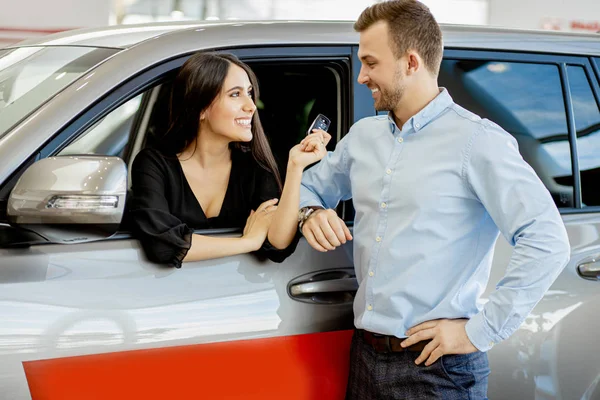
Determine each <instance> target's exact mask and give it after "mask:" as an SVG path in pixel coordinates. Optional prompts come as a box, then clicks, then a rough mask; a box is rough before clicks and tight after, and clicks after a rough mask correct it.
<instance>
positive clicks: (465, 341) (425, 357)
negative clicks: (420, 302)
mask: <svg viewBox="0 0 600 400" xmlns="http://www.w3.org/2000/svg"><path fill="white" fill-rule="evenodd" d="M467 321H468V319H436V320H433V321H426V322H423V323H422V324H419V325H416V326H413V327H412V328H410V329H409V330H408V331H407V332H406V334H407V335H408V338H407V339H405V340H404V341H403V342H402V344H401V345H402V347H408V346H410V345H413V344H415V343H417V342H420V341H422V340H428V339H431V342H429V344H428V345H427V346H425V348H424V349H423V351H422V352H421V355H420V356H419V357H418V358H417V359H416V360H415V363H416V364H417V365H419V364H421V363H422V362H423V361H425V365H426V366H430V365H431V364H433V363H434V362H436V361H437V359H438V358H440V357H441V356H443V355H444V354H469V353H474V352H476V351H478V350H477V348H476V347H475V346H473V343H471V341H470V340H469V337H468V336H467V331H466V330H465V325H466V324H467Z"/></svg>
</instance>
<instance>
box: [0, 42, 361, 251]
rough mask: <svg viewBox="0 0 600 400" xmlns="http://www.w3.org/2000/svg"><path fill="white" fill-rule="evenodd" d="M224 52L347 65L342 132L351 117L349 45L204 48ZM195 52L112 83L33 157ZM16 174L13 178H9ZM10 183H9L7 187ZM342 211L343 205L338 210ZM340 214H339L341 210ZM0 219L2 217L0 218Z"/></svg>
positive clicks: (54, 148)
mask: <svg viewBox="0 0 600 400" xmlns="http://www.w3.org/2000/svg"><path fill="white" fill-rule="evenodd" d="M209 50H210V51H217V52H227V53H232V54H235V55H236V56H238V57H239V58H240V59H241V60H242V61H245V62H249V63H252V62H276V61H281V62H289V63H307V62H312V63H318V62H339V64H340V66H342V65H344V64H345V65H346V66H347V71H346V70H344V68H341V69H340V70H339V71H338V73H340V79H341V82H340V89H341V91H342V96H341V102H342V108H343V112H342V114H341V120H340V121H339V124H340V127H341V132H342V135H344V134H345V133H346V132H347V131H348V129H349V126H350V121H352V120H353V109H352V106H351V105H352V104H351V99H352V98H353V89H354V88H353V87H352V85H351V82H350V79H351V66H350V58H351V56H352V53H351V50H352V49H351V46H294V47H287V46H273V47H246V48H218V49H206V51H209ZM194 53H195V52H192V53H189V54H182V55H180V56H178V57H176V58H173V59H171V60H170V61H167V62H163V63H161V64H157V65H155V66H153V67H152V68H149V69H147V70H145V71H143V72H141V73H140V74H138V75H136V76H134V77H133V78H131V79H129V80H127V81H124V82H122V83H120V84H119V86H115V87H114V90H112V91H111V92H110V93H108V94H107V95H106V96H104V97H102V98H101V99H98V101H96V102H95V103H94V104H93V105H91V106H90V107H89V108H88V109H87V110H85V111H84V112H82V113H80V114H79V115H77V116H75V117H74V118H73V120H72V122H71V123H69V124H68V125H67V126H65V127H64V128H63V129H62V130H60V131H59V132H57V133H55V134H54V135H53V136H52V138H51V139H50V140H49V141H48V142H47V143H46V144H44V145H43V146H42V147H41V148H40V149H38V151H37V152H36V154H35V160H36V161H37V160H39V159H42V158H47V157H51V156H54V155H56V154H57V153H59V152H60V151H61V150H62V149H64V148H65V147H66V146H68V145H69V144H71V143H73V142H74V141H75V140H77V138H79V137H80V135H82V134H85V133H86V132H87V131H88V129H90V128H91V127H93V126H94V124H96V123H97V122H98V121H100V120H101V119H102V118H104V117H105V116H106V115H108V114H109V113H111V112H112V111H114V110H115V109H117V108H118V107H119V106H121V105H122V104H124V103H125V102H127V101H129V100H130V99H132V98H134V97H135V96H137V95H139V94H141V93H143V92H145V91H147V90H149V89H150V88H152V87H154V86H156V85H158V84H160V83H162V82H164V81H165V80H167V79H168V78H169V77H170V76H172V75H173V73H174V71H176V70H177V69H178V68H179V67H181V65H183V63H184V62H185V61H186V60H187V59H188V58H189V57H190V56H191V55H192V54H194ZM29 165H31V162H28V163H26V165H25V164H24V165H22V166H21V167H20V168H19V169H18V170H17V171H16V172H15V173H13V176H12V177H11V178H9V179H7V181H6V184H5V185H3V186H2V188H0V189H2V191H7V192H10V190H12V186H14V184H15V183H16V180H17V179H16V178H17V177H18V176H20V175H21V174H22V172H24V170H25V169H26V168H27V167H28V166H29ZM12 178H15V179H12ZM9 186H10V187H9ZM338 211H339V212H340V213H343V212H344V211H343V209H341V208H340V209H339V210H338ZM340 215H342V214H340ZM0 222H1V221H0ZM199 232H202V233H203V234H219V233H231V232H241V229H237V228H225V229H210V230H202V231H199ZM130 237H131V235H130V234H129V233H128V232H119V233H118V234H115V235H113V236H112V237H111V238H110V239H126V238H130Z"/></svg>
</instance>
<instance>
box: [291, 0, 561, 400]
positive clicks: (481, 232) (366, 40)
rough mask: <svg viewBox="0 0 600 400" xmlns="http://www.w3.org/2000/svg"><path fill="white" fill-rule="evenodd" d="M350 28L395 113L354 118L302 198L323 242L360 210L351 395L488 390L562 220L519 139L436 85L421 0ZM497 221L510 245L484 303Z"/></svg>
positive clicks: (435, 52) (343, 234) (435, 45)
mask: <svg viewBox="0 0 600 400" xmlns="http://www.w3.org/2000/svg"><path fill="white" fill-rule="evenodd" d="M354 27H355V29H356V30H357V31H358V32H360V44H359V51H358V55H359V58H360V60H361V63H362V67H361V71H360V74H359V77H358V81H359V83H361V84H365V85H367V86H368V87H369V89H371V92H372V95H373V98H374V100H375V108H376V109H377V110H380V111H382V110H389V111H390V112H389V115H387V116H376V117H369V118H365V119H363V120H361V121H359V122H357V123H356V124H355V125H354V126H353V127H352V128H351V130H350V132H349V133H348V134H347V135H346V136H345V137H344V138H343V139H342V140H341V141H340V142H339V144H338V145H337V147H336V149H335V151H334V152H333V153H329V154H328V155H327V157H326V158H324V159H323V160H322V161H321V162H320V163H319V164H318V165H316V166H315V167H314V168H312V169H310V170H308V171H306V172H305V173H304V176H303V178H302V188H301V201H300V206H301V207H302V208H301V213H300V215H301V217H300V229H301V231H302V233H303V235H304V236H305V237H306V239H307V241H308V242H309V243H310V244H311V246H313V247H314V248H315V249H317V250H319V251H327V250H333V249H335V248H336V247H337V246H340V245H341V244H342V243H345V242H346V241H347V240H350V239H351V238H352V236H351V235H350V232H349V231H348V229H347V228H346V226H345V225H344V223H343V221H342V220H340V219H339V218H338V217H337V215H336V213H335V211H334V210H333V209H334V208H335V206H336V205H337V204H338V202H339V201H340V200H346V199H349V198H353V203H354V207H355V209H356V218H355V223H354V235H355V240H354V262H355V268H356V275H357V279H358V281H359V283H360V286H359V289H358V292H357V294H356V299H355V301H354V313H355V321H354V323H355V325H356V328H357V330H356V332H355V334H354V338H353V341H352V351H351V367H350V377H349V381H348V389H347V398H348V399H391V398H393V399H416V398H419V399H422V398H443V399H463V398H464V399H480V398H486V396H487V377H488V374H489V366H488V361H487V355H486V352H487V351H488V350H489V349H490V348H491V347H492V346H494V344H496V343H498V342H500V341H502V340H504V339H506V338H507V337H509V336H510V335H511V334H512V333H513V332H514V331H515V330H516V329H517V328H518V327H519V325H520V324H521V323H522V322H523V321H524V319H525V317H526V316H527V315H528V314H529V313H530V311H531V310H532V308H533V307H534V306H535V305H536V303H537V302H538V301H539V300H540V299H541V297H542V296H543V294H544V293H545V291H546V290H547V289H548V288H549V287H550V285H551V284H552V282H553V281H554V280H555V279H556V277H557V276H558V274H559V273H560V272H561V270H562V269H563V268H564V267H565V265H566V263H567V262H568V259H569V253H570V249H569V244H568V238H567V235H566V231H565V228H564V225H563V223H562V220H561V218H560V215H559V213H558V211H557V209H556V207H555V205H554V202H553V200H552V198H551V196H550V194H549V193H548V191H547V190H546V189H545V187H544V186H543V184H542V183H541V181H540V180H539V179H538V177H537V176H536V174H535V173H534V171H533V170H532V169H531V168H530V167H529V165H527V164H526V163H525V161H524V160H523V159H522V157H521V156H520V154H519V151H518V149H517V144H516V141H515V139H514V138H513V137H512V136H510V135H509V134H508V133H507V132H505V131H504V130H503V129H502V128H500V127H499V126H498V125H495V124H494V123H492V122H490V121H488V120H485V119H481V118H480V117H478V116H477V115H474V114H473V113H471V112H469V111H467V110H465V109H463V108H461V107H460V106H458V105H457V104H455V103H454V102H453V101H452V98H451V97H450V94H449V93H448V92H447V91H446V90H445V89H443V88H441V89H440V88H439V87H438V83H437V76H438V72H439V68H440V64H441V60H442V49H443V45H442V34H441V30H440V28H439V26H438V24H437V23H436V21H435V19H434V18H433V16H432V15H431V13H430V11H429V9H428V8H427V7H426V6H424V5H423V4H421V3H420V2H418V1H415V0H396V1H388V2H382V3H378V4H375V5H373V6H371V7H369V8H367V9H366V10H364V11H363V13H362V14H361V15H360V17H359V19H358V21H357V22H356V24H355V25H354ZM499 231H500V232H501V233H502V234H503V235H504V237H505V238H506V239H507V240H508V241H509V243H511V244H512V245H513V246H514V251H513V254H512V258H511V259H510V263H509V264H508V267H507V271H506V275H505V277H504V278H503V279H502V280H501V281H500V282H499V283H498V286H497V288H496V291H495V292H493V293H492V294H491V295H490V297H489V301H488V302H487V303H486V304H485V305H484V306H482V304H481V303H480V302H479V297H480V296H481V294H482V293H483V291H484V289H485V287H486V285H487V282H488V278H489V273H490V268H491V261H492V255H493V249H494V244H495V242H496V239H497V237H498V233H499Z"/></svg>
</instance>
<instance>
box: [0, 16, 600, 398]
mask: <svg viewBox="0 0 600 400" xmlns="http://www.w3.org/2000/svg"><path fill="white" fill-rule="evenodd" d="M443 32H444V39H445V46H446V49H445V54H444V61H443V63H442V68H441V72H440V84H441V85H442V86H444V87H447V88H448V90H449V92H450V93H451V95H452V96H453V98H454V99H455V101H456V102H457V103H459V104H461V105H463V106H464V107H466V108H467V109H469V110H471V111H473V112H475V113H477V114H479V115H481V116H482V117H486V118H489V119H491V120H493V121H495V122H496V123H498V124H500V125H501V126H502V127H504V128H505V129H506V130H507V131H509V132H510V133H511V134H513V135H514V136H515V137H516V138H517V140H518V142H519V146H520V150H521V152H522V154H523V157H524V158H525V160H526V161H527V162H528V163H529V164H530V165H531V166H532V167H533V168H534V169H535V170H536V172H537V173H538V174H539V176H540V178H541V179H542V181H543V182H544V184H545V185H546V186H547V188H548V190H549V191H550V193H551V194H552V196H553V198H554V200H555V202H556V204H557V206H558V207H559V209H560V211H561V213H562V216H563V219H564V222H565V225H566V227H567V230H568V233H569V238H570V241H571V248H572V254H571V261H570V263H569V265H568V266H567V267H566V269H565V270H564V272H563V273H562V274H561V275H560V277H559V278H558V279H557V281H556V282H555V284H554V285H553V286H552V288H551V290H550V291H549V292H548V293H547V294H546V295H545V296H544V298H543V300H542V301H541V302H540V303H539V304H538V305H537V307H536V308H535V309H534V310H533V311H532V313H531V315H530V316H529V318H527V320H526V321H525V323H524V324H523V326H522V327H521V328H520V329H519V330H518V332H516V333H515V334H514V335H513V336H512V337H511V338H509V339H508V340H506V341H505V342H504V343H501V344H499V345H498V346H496V347H494V348H493V349H492V350H491V351H490V352H489V357H490V364H491V369H492V375H491V377H490V384H489V397H490V399H600V352H598V344H597V339H596V338H597V336H596V335H597V334H598V332H599V331H600V311H598V310H599V307H598V304H599V303H600V282H599V277H600V108H599V104H600V85H599V78H600V37H599V36H598V35H575V34H560V33H547V32H524V31H513V30H497V29H486V28H472V27H461V26H443ZM357 46H358V34H356V33H355V32H354V31H353V29H352V23H349V22H339V23H335V22H251V23H245V22H244V23H242V22H237V21H236V22H232V23H191V22H184V23H169V24H153V25H144V26H119V27H110V28H102V29H91V30H79V31H72V32H67V33H63V34H57V35H52V36H48V37H46V38H43V39H41V40H39V41H35V42H34V41H31V42H22V43H20V44H17V45H15V46H13V47H10V48H7V49H0V398H2V399H10V400H13V399H17V400H18V399H29V398H33V399H75V398H77V399H96V398H98V399H109V398H110V399H120V398H144V399H151V398H157V399H158V398H160V399H162V398H223V399H233V398H240V399H341V398H343V396H344V392H345V382H346V377H347V371H348V351H349V344H350V337H351V334H352V300H353V295H354V293H355V291H356V288H357V282H356V278H355V274H354V269H353V261H352V243H348V244H346V245H344V246H342V247H341V248H339V249H337V250H336V251H333V252H327V253H319V252H316V251H313V250H312V249H311V248H310V246H308V244H307V243H306V241H304V240H301V241H300V244H299V245H298V248H297V250H296V252H295V253H294V254H293V255H292V256H291V257H289V258H288V259H287V260H286V261H285V262H283V263H281V264H276V263H272V262H270V261H264V260H259V259H257V258H256V257H255V256H254V255H240V256H235V257H228V258H223V259H218V260H211V261H201V262H192V263H186V264H185V265H184V267H183V268H182V269H179V270H174V269H169V268H167V267H165V266H162V265H156V264H153V263H150V262H149V261H148V260H147V259H146V257H145V255H144V253H143V251H142V249H141V247H140V244H139V243H138V241H137V240H135V239H134V238H133V237H131V235H130V234H129V233H128V232H127V231H125V230H124V228H123V227H120V226H119V223H120V222H121V218H122V215H123V210H124V207H125V203H126V199H127V192H128V189H129V188H130V184H131V182H130V180H129V178H128V175H127V170H128V168H129V167H130V166H131V163H132V160H133V158H134V157H135V155H136V154H137V153H138V152H139V150H140V149H141V148H143V147H145V146H153V145H155V144H156V142H155V138H156V135H157V134H160V133H161V132H164V129H165V124H166V122H167V118H168V115H167V107H166V104H167V102H168V96H169V88H170V84H171V81H172V79H173V77H174V74H175V73H176V72H177V70H178V68H179V67H180V66H181V65H182V64H183V62H184V61H185V60H186V58H187V57H189V56H190V55H191V54H192V53H194V52H196V51H199V50H215V51H226V52H231V53H234V54H236V55H237V56H238V57H240V58H241V59H242V60H244V61H245V62H247V63H248V64H249V65H250V66H251V67H252V68H253V70H254V71H255V72H256V74H257V76H258V79H259V82H260V90H261V98H260V102H259V104H258V109H259V113H260V116H261V120H262V121H263V124H264V126H265V131H266V133H267V135H268V137H269V140H270V142H271V145H272V148H273V151H274V153H275V154H276V157H277V158H278V161H279V162H280V163H281V164H280V166H283V165H285V163H286V162H287V160H286V157H287V153H288V150H289V149H290V148H291V147H292V146H293V145H294V144H295V143H297V142H298V141H299V140H301V139H302V137H303V135H304V134H305V132H306V129H307V127H308V124H310V122H311V121H312V119H313V118H314V116H315V115H316V114H318V113H322V114H325V115H327V116H328V117H329V118H330V119H331V121H332V124H331V127H330V132H331V133H332V135H333V140H332V142H331V143H330V145H329V147H330V150H331V149H333V148H334V147H335V144H336V142H337V141H339V139H340V138H341V137H342V136H343V135H344V134H345V133H346V132H347V130H348V128H349V127H350V126H351V124H352V123H354V122H355V121H357V120H358V119H360V118H363V117H366V116H370V115H374V114H376V111H375V110H374V107H373V102H372V98H371V94H370V92H369V90H368V89H367V88H366V87H363V86H361V85H359V84H358V83H357V82H356V78H357V75H358V71H359V69H360V62H359V60H358V58H357V55H356V54H357ZM281 170H282V171H285V168H281ZM338 212H339V214H340V216H341V217H342V218H343V219H344V220H345V221H347V223H348V225H349V226H351V225H352V221H353V218H354V212H353V207H352V203H351V202H345V203H342V204H340V205H339V207H338ZM200 233H202V234H205V235H214V236H228V235H239V234H240V232H239V230H236V229H235V228H234V227H232V229H229V230H214V231H201V232H200ZM511 252H512V248H511V247H510V246H509V245H508V244H507V242H506V241H504V239H502V238H501V239H500V240H499V241H498V243H497V246H496V253H495V257H494V264H493V269H492V273H491V276H490V286H489V288H488V290H487V291H486V294H487V293H489V292H490V291H492V290H493V289H494V286H495V284H496V283H497V282H498V281H499V279H501V277H502V276H503V274H504V272H505V271H504V270H505V267H506V265H507V263H508V259H509V257H510V255H511ZM482 300H483V301H485V300H486V298H485V296H484V298H483V299H482Z"/></svg>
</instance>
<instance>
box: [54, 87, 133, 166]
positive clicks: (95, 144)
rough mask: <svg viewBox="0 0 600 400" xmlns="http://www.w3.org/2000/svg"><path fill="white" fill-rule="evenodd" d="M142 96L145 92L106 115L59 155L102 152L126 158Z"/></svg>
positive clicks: (101, 153) (102, 153)
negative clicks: (125, 154) (126, 150)
mask: <svg viewBox="0 0 600 400" xmlns="http://www.w3.org/2000/svg"><path fill="white" fill-rule="evenodd" d="M142 96H143V94H140V95H138V96H136V97H134V98H133V99H131V100H129V101H127V102H126V103H125V104H122V105H121V106H120V107H118V108H117V109H115V110H114V111H112V112H111V113H109V114H108V115H106V116H104V118H102V119H101V120H100V121H99V122H97V123H96V124H94V126H92V127H91V128H90V129H88V131H87V132H85V133H84V134H82V135H81V136H80V137H79V138H78V139H77V140H76V141H74V142H73V143H71V144H70V145H69V146H67V147H65V148H64V149H62V150H61V151H60V152H59V153H58V155H61V156H64V155H75V154H77V155H79V154H100V155H106V156H117V157H121V158H124V153H125V148H126V146H127V143H128V142H129V139H130V138H131V131H132V129H133V125H134V124H133V122H134V118H135V116H136V115H137V113H138V111H139V110H140V105H141V104H142Z"/></svg>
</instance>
